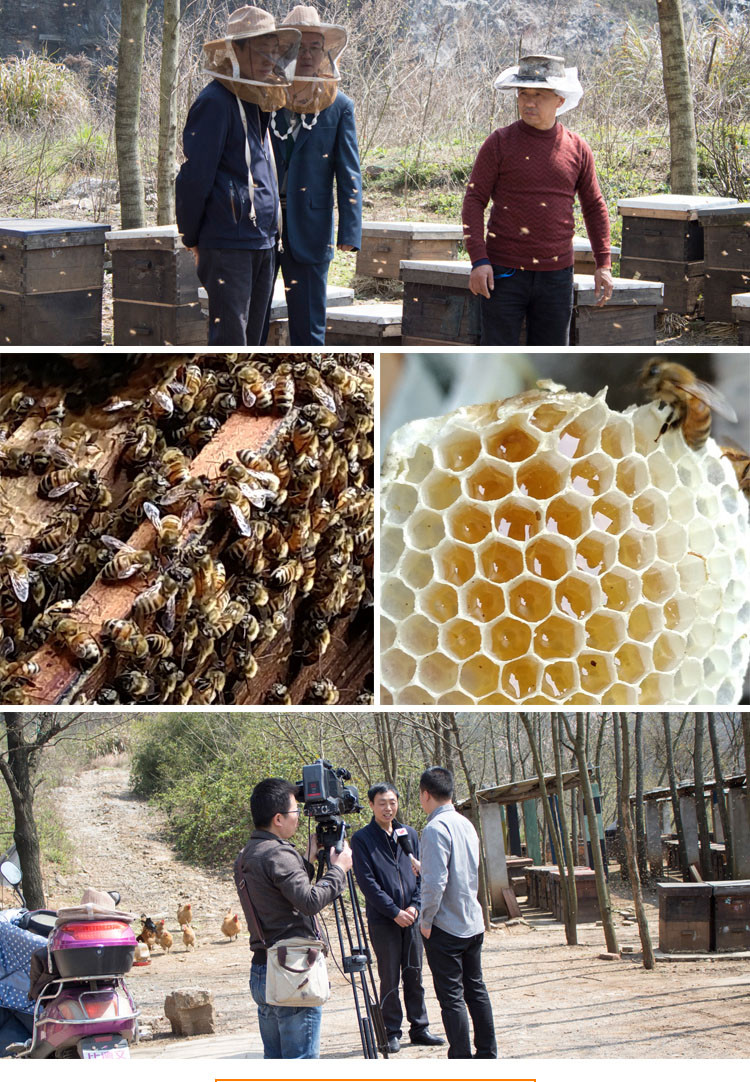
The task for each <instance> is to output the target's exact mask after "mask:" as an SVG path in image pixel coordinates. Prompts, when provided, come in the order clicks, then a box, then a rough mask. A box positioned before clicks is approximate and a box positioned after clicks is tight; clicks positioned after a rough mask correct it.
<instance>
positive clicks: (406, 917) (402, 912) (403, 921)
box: [393, 909, 417, 928]
mask: <svg viewBox="0 0 750 1082" xmlns="http://www.w3.org/2000/svg"><path fill="white" fill-rule="evenodd" d="M416 916H417V915H416V913H415V912H414V911H413V910H411V909H399V911H398V916H397V917H394V918H393V919H394V920H395V922H396V924H397V925H398V926H399V928H409V927H410V926H411V925H412V924H413V923H414V921H415V920H416Z"/></svg>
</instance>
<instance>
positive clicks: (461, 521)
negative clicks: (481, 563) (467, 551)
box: [445, 501, 492, 545]
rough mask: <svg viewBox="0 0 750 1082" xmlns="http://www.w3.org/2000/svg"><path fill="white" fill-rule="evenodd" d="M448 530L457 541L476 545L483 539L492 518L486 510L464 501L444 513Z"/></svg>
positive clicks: (489, 528)
mask: <svg viewBox="0 0 750 1082" xmlns="http://www.w3.org/2000/svg"><path fill="white" fill-rule="evenodd" d="M445 521H446V523H447V526H448V531H449V533H450V534H451V536H452V537H455V538H456V540H457V541H463V542H464V543H465V544H467V545H476V544H478V543H479V542H480V541H483V540H484V539H485V537H486V536H487V534H488V533H489V532H490V530H491V529H492V519H491V518H490V516H489V514H488V513H487V511H484V510H482V508H480V507H476V506H475V505H474V504H471V503H468V502H466V501H464V502H463V503H461V504H458V505H457V506H456V507H452V508H451V509H450V511H448V512H447V513H446V516H445Z"/></svg>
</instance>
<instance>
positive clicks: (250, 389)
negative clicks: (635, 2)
mask: <svg viewBox="0 0 750 1082" xmlns="http://www.w3.org/2000/svg"><path fill="white" fill-rule="evenodd" d="M235 375H236V377H237V383H238V384H239V387H240V393H241V396H242V404H243V406H244V407H245V408H246V409H252V408H253V406H255V407H256V408H257V409H259V410H260V411H261V412H265V411H267V410H270V409H271V407H272V406H273V389H272V384H271V383H270V381H268V380H267V379H266V377H265V375H264V374H263V373H262V372H261V371H260V370H259V369H258V368H256V367H255V365H252V364H243V365H242V366H241V367H240V368H238V369H237V370H236V371H235Z"/></svg>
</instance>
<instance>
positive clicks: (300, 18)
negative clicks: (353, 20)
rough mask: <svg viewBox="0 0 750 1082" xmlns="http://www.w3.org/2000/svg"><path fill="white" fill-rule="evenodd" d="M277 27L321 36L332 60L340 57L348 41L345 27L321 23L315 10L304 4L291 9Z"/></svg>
mask: <svg viewBox="0 0 750 1082" xmlns="http://www.w3.org/2000/svg"><path fill="white" fill-rule="evenodd" d="M279 26H283V27H291V29H293V30H299V31H300V33H307V34H309V33H315V34H322V36H323V46H324V48H325V50H326V52H330V53H332V54H333V56H334V58H338V57H339V56H340V55H341V53H342V52H343V51H344V49H345V47H346V43H347V41H348V39H349V34H348V31H347V30H346V28H345V27H343V26H337V25H336V24H335V23H322V22H321V21H320V15H318V12H317V11H316V9H315V8H314V7H312V6H311V5H310V6H308V5H306V4H297V5H296V7H293V8H292V10H291V11H290V12H289V14H288V15H287V16H286V18H285V19H284V20H283V22H281V23H279Z"/></svg>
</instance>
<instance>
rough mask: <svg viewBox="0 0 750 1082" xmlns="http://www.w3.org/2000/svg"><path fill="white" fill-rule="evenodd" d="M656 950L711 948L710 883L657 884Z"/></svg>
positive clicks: (676, 951) (671, 952)
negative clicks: (657, 940) (657, 918)
mask: <svg viewBox="0 0 750 1082" xmlns="http://www.w3.org/2000/svg"><path fill="white" fill-rule="evenodd" d="M657 887H658V892H659V949H660V950H662V951H664V953H665V954H676V953H679V952H685V951H688V952H692V951H708V950H710V949H711V898H712V887H711V884H710V883H659V884H657Z"/></svg>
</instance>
